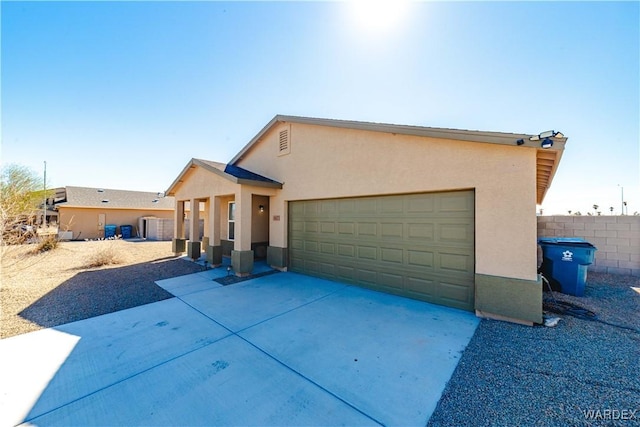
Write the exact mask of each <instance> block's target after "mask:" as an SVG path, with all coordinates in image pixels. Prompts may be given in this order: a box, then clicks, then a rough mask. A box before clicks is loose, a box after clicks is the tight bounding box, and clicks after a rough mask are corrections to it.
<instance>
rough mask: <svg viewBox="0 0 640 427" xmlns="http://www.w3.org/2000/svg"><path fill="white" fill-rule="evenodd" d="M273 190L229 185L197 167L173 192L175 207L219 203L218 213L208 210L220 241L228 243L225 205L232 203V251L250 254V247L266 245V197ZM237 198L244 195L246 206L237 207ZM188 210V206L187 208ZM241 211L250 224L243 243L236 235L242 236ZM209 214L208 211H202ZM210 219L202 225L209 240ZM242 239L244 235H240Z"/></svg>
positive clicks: (267, 204) (267, 220)
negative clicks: (195, 201) (198, 202)
mask: <svg viewBox="0 0 640 427" xmlns="http://www.w3.org/2000/svg"><path fill="white" fill-rule="evenodd" d="M276 191H278V190H276V189H273V188H263V187H254V186H250V185H240V184H236V183H234V182H233V181H231V180H229V179H227V178H225V177H222V176H220V175H218V174H215V173H213V172H210V171H207V170H205V169H203V168H200V167H194V168H193V169H191V170H190V171H189V172H188V173H187V174H186V175H185V176H184V177H183V182H182V183H180V184H179V185H177V186H176V188H175V189H174V192H173V194H172V195H173V196H174V197H175V200H176V203H181V202H183V201H189V200H191V199H199V200H204V201H206V203H208V204H209V206H212V205H213V202H212V201H213V200H214V198H215V197H218V198H219V200H220V211H219V212H214V209H213V208H212V207H210V208H209V209H210V210H211V212H212V213H213V217H214V219H213V220H214V221H215V220H216V218H217V221H218V222H219V224H220V238H221V239H223V240H228V239H229V225H228V219H229V215H228V212H229V211H228V208H229V202H231V201H235V202H236V225H235V231H236V239H235V240H237V243H236V244H235V249H236V250H250V249H251V243H255V242H267V241H269V196H271V195H274V194H275V193H276ZM241 194H246V195H248V197H246V198H245V200H246V201H248V202H249V203H248V205H247V206H244V205H243V203H241V199H242V198H241ZM260 204H264V205H265V207H266V210H265V212H263V213H259V212H258V206H259V205H260ZM187 206H188V204H187ZM243 210H246V212H248V215H249V217H250V218H251V221H250V228H249V234H248V235H247V236H245V237H244V240H242V241H241V240H240V239H238V236H240V233H243V230H242V224H241V222H240V217H241V215H244V214H245V213H243ZM206 211H207V212H209V210H206ZM205 216H206V214H205V213H204V212H201V213H200V218H201V219H202V218H205ZM209 221H210V218H209V217H207V219H206V221H205V236H211V231H210V230H209V228H210V227H209ZM243 235H244V233H243Z"/></svg>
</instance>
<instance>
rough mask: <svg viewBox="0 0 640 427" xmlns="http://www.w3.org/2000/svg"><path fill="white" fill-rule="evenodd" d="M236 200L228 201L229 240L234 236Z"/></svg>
mask: <svg viewBox="0 0 640 427" xmlns="http://www.w3.org/2000/svg"><path fill="white" fill-rule="evenodd" d="M235 228H236V202H229V236H228V237H229V240H234V239H235V237H236V230H235Z"/></svg>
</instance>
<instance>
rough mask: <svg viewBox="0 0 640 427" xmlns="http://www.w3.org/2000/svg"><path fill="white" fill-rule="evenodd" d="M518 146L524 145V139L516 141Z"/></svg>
mask: <svg viewBox="0 0 640 427" xmlns="http://www.w3.org/2000/svg"><path fill="white" fill-rule="evenodd" d="M516 144H518V145H522V144H524V139H522V138H520V139H519V140H517V141H516Z"/></svg>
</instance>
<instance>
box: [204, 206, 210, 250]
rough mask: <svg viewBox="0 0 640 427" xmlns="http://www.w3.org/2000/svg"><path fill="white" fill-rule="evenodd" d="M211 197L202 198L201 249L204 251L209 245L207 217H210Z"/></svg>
mask: <svg viewBox="0 0 640 427" xmlns="http://www.w3.org/2000/svg"><path fill="white" fill-rule="evenodd" d="M210 200H211V199H210V198H209V199H204V200H202V202H203V203H204V218H203V219H204V234H203V236H202V250H203V251H206V250H207V247H209V235H210V231H209V217H210V215H209V214H210V211H211V208H210V205H211V203H210V202H209V201H210Z"/></svg>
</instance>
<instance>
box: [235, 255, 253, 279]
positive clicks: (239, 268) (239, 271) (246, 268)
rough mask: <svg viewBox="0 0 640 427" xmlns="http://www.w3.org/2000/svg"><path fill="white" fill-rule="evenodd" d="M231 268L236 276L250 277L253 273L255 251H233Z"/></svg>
mask: <svg viewBox="0 0 640 427" xmlns="http://www.w3.org/2000/svg"><path fill="white" fill-rule="evenodd" d="M231 268H233V271H234V272H235V273H236V276H238V277H243V276H248V275H250V274H251V272H252V271H253V251H231Z"/></svg>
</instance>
